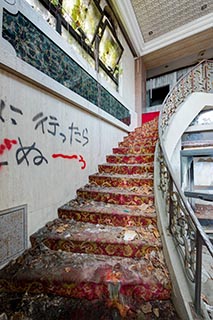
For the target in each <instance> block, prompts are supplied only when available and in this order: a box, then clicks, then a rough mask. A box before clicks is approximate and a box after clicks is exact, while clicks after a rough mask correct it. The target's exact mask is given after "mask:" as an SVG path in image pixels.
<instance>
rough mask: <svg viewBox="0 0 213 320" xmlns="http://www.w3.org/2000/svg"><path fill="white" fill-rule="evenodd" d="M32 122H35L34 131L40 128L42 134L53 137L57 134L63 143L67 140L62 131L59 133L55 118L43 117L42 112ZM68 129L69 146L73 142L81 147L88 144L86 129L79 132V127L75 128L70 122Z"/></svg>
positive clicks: (50, 116) (58, 125) (51, 116)
mask: <svg viewBox="0 0 213 320" xmlns="http://www.w3.org/2000/svg"><path fill="white" fill-rule="evenodd" d="M32 121H33V122H36V124H35V127H34V129H35V130H37V129H39V128H40V130H41V132H42V133H43V134H45V133H46V132H48V133H49V134H51V135H53V136H57V134H59V136H60V137H62V142H63V143H64V142H65V141H66V140H67V134H66V133H65V132H64V130H63V132H62V131H61V129H60V124H59V122H58V119H57V118H56V117H55V116H53V115H49V116H44V114H43V112H39V113H37V114H36V115H35V116H34V117H33V118H32ZM68 129H69V130H70V134H69V135H70V139H69V142H70V145H72V144H73V142H74V141H75V142H77V143H79V144H81V145H82V146H83V147H84V146H85V145H86V144H88V143H89V137H88V129H87V128H84V129H83V130H80V129H79V127H77V126H75V124H74V122H72V123H71V125H70V126H69V127H68Z"/></svg>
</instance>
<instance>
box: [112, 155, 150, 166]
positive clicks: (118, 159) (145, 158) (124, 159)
mask: <svg viewBox="0 0 213 320" xmlns="http://www.w3.org/2000/svg"><path fill="white" fill-rule="evenodd" d="M106 161H107V162H108V163H126V164H136V163H137V164H144V163H150V162H152V163H153V161H154V154H151V153H150V154H138V155H132V154H127V155H122V154H121V155H119V154H117V155H109V156H107V157H106Z"/></svg>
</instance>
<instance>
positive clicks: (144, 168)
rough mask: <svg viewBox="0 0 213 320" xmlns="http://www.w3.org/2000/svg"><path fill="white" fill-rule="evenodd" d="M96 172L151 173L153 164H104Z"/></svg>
mask: <svg viewBox="0 0 213 320" xmlns="http://www.w3.org/2000/svg"><path fill="white" fill-rule="evenodd" d="M98 171H99V172H100V173H111V174H113V173H116V174H128V175H132V174H144V173H148V174H149V173H153V172H154V165H153V163H148V164H147V163H146V164H111V163H104V164H101V165H99V166H98Z"/></svg>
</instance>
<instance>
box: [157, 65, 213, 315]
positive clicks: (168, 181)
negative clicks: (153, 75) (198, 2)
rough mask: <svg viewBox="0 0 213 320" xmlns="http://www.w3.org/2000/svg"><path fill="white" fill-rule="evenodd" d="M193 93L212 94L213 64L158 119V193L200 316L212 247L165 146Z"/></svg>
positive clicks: (172, 96) (191, 76) (178, 88)
mask: <svg viewBox="0 0 213 320" xmlns="http://www.w3.org/2000/svg"><path fill="white" fill-rule="evenodd" d="M193 92H213V61H203V62H201V63H200V64H198V65H197V66H196V67H194V68H193V69H192V70H191V71H190V72H189V73H187V74H186V75H185V76H184V77H183V78H182V79H181V80H180V81H179V82H178V83H177V84H176V85H175V87H174V88H173V89H172V91H170V93H169V94H168V96H167V97H166V99H165V101H164V104H163V108H162V112H161V115H160V119H159V144H158V160H159V166H160V185H159V189H160V190H161V194H162V199H163V200H164V203H165V209H166V212H167V213H168V217H169V218H168V221H169V230H170V233H171V234H172V236H173V239H174V241H175V242H176V244H177V248H178V249H179V250H178V251H179V252H180V253H181V256H182V260H183V263H184V268H185V271H186V275H187V277H188V279H189V280H190V281H191V282H193V283H194V284H195V292H194V306H195V311H196V312H197V314H200V313H201V276H202V249H203V246H205V247H206V248H207V249H208V251H209V255H210V257H211V258H212V257H213V246H212V243H211V242H210V240H209V238H208V236H207V235H206V233H205V232H204V230H203V229H202V227H201V225H200V222H199V221H198V219H197V217H196V215H195V213H194V211H193V209H192V208H191V206H190V204H189V203H188V201H187V199H186V197H185V196H184V193H183V191H182V190H181V187H180V185H179V183H178V182H177V180H176V177H175V175H174V172H173V169H172V166H171V164H170V161H169V159H168V157H167V153H166V150H165V148H164V143H163V141H165V140H164V139H165V136H164V135H165V132H166V128H167V127H168V126H169V120H170V118H171V116H172V115H173V114H174V113H175V112H176V110H177V108H178V107H180V104H181V103H182V102H183V101H184V100H185V99H186V98H187V96H188V95H190V94H191V93H193Z"/></svg>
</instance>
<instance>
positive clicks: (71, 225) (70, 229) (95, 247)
mask: <svg viewBox="0 0 213 320" xmlns="http://www.w3.org/2000/svg"><path fill="white" fill-rule="evenodd" d="M30 240H31V243H32V246H36V245H38V244H39V243H43V244H44V245H45V246H47V247H48V248H49V249H51V250H56V251H58V250H62V251H68V252H79V253H87V254H101V255H108V256H121V257H135V258H141V257H142V256H144V255H145V254H146V253H147V252H150V251H153V250H159V248H161V246H162V245H161V241H160V235H159V233H158V231H157V229H156V226H152V225H149V226H147V227H140V228H139V227H132V226H131V227H128V228H124V227H114V226H106V225H99V224H97V225H95V224H92V223H84V222H78V221H75V220H66V221H64V220H62V219H55V220H54V221H51V222H49V223H47V224H46V226H45V227H43V228H41V229H40V230H39V231H38V232H36V233H34V234H33V235H31V236H30Z"/></svg>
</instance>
